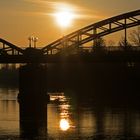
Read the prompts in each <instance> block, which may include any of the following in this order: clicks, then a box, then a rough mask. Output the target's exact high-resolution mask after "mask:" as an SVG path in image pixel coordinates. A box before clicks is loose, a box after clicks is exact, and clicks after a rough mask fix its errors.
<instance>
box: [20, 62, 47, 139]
mask: <svg viewBox="0 0 140 140" xmlns="http://www.w3.org/2000/svg"><path fill="white" fill-rule="evenodd" d="M46 79H47V67H46V66H43V65H39V64H27V65H25V66H21V67H20V69H19V95H18V101H19V109H20V136H21V137H30V138H32V137H42V136H43V137H44V136H46V135H47V102H48V100H49V97H48V95H47V87H46Z"/></svg>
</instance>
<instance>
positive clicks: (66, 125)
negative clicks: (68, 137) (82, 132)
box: [60, 119, 70, 131]
mask: <svg viewBox="0 0 140 140" xmlns="http://www.w3.org/2000/svg"><path fill="white" fill-rule="evenodd" d="M60 128H61V130H63V131H67V130H68V129H69V128H70V124H69V121H68V120H66V119H61V120H60Z"/></svg>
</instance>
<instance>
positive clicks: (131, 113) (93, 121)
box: [0, 88, 140, 140]
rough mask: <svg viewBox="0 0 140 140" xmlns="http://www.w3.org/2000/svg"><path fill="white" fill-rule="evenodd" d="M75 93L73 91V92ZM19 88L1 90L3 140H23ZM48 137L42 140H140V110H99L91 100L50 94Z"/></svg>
mask: <svg viewBox="0 0 140 140" xmlns="http://www.w3.org/2000/svg"><path fill="white" fill-rule="evenodd" d="M71 92H72V91H71ZM17 95H18V89H14V88H0V139H2V140H24V138H22V136H21V135H20V124H19V120H20V118H19V103H18V101H17ZM49 95H50V99H51V101H50V103H49V104H48V105H47V110H46V113H47V115H48V117H47V125H46V126H47V129H46V131H47V135H46V136H45V137H44V136H43V137H38V136H36V137H35V139H39V140H42V139H43V140H44V139H45V140H93V139H95V140H96V139H99V140H100V139H105V140H106V139H107V140H108V139H109V140H110V139H113V140H119V139H134V140H136V139H140V110H139V107H136V108H135V107H132V108H131V107H121V106H119V107H116V106H115V107H105V106H104V107H103V106H102V107H99V106H96V105H95V104H94V101H93V100H92V98H88V97H86V96H85V97H86V98H85V100H82V101H81V100H79V99H78V98H73V96H70V95H67V94H65V92H57V93H49Z"/></svg>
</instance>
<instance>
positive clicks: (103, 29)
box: [42, 10, 140, 54]
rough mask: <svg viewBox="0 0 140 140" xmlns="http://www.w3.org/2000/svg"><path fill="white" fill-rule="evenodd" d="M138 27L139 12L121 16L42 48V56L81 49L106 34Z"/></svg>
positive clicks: (139, 20) (139, 21)
mask: <svg viewBox="0 0 140 140" xmlns="http://www.w3.org/2000/svg"><path fill="white" fill-rule="evenodd" d="M138 25H140V10H136V11H133V12H129V13H125V14H121V15H118V16H115V17H112V18H108V19H105V20H103V21H100V22H97V23H94V24H92V25H89V26H86V27H84V28H82V29H80V30H78V31H75V32H73V33H71V34H69V35H66V36H64V37H63V38H60V39H58V40H56V41H54V42H52V43H51V44H49V45H47V46H45V47H44V48H42V50H43V53H44V54H55V53H57V52H59V51H60V50H62V49H63V48H64V47H67V48H70V47H71V48H76V47H77V48H82V45H83V44H85V43H87V42H90V41H92V40H96V39H98V38H100V37H103V36H106V35H108V34H111V33H114V32H117V31H120V30H126V29H127V28H130V27H134V26H138Z"/></svg>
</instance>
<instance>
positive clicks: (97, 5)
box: [0, 0, 140, 47]
mask: <svg viewBox="0 0 140 140" xmlns="http://www.w3.org/2000/svg"><path fill="white" fill-rule="evenodd" d="M63 8H68V9H70V10H71V11H73V13H74V14H75V18H74V19H73V22H72V23H71V26H69V27H67V28H66V27H65V28H63V27H60V26H59V25H58V23H57V22H56V18H55V16H54V13H57V12H59V11H60V10H61V9H63ZM138 9H140V0H55V1H53V0H0V38H3V39H5V40H8V41H9V42H11V43H13V44H15V45H17V46H20V47H28V46H29V43H28V38H29V36H35V37H38V42H37V46H38V47H44V46H46V45H47V44H49V43H51V42H53V41H55V40H56V39H58V38H60V37H62V36H63V35H66V34H68V33H70V32H73V31H75V30H78V29H80V28H82V27H84V26H87V25H90V24H92V23H95V22H98V21H101V20H103V19H106V18H109V17H112V16H115V15H119V14H122V13H126V12H129V11H134V10H138Z"/></svg>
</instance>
